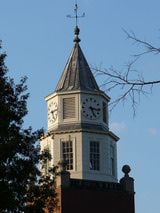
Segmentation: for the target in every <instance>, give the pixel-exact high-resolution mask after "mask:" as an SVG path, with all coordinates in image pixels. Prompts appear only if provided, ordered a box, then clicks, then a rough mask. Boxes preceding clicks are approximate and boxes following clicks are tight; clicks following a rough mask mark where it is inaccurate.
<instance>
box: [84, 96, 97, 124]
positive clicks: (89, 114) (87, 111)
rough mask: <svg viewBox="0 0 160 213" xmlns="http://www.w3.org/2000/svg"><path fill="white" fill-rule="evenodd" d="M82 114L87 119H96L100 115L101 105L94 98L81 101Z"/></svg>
mask: <svg viewBox="0 0 160 213" xmlns="http://www.w3.org/2000/svg"><path fill="white" fill-rule="evenodd" d="M82 114H83V116H85V117H86V118H87V119H91V120H94V119H97V118H98V117H99V116H100V115H101V105H100V103H99V102H98V100H97V99H96V98H93V97H88V98H85V99H84V100H83V101H82Z"/></svg>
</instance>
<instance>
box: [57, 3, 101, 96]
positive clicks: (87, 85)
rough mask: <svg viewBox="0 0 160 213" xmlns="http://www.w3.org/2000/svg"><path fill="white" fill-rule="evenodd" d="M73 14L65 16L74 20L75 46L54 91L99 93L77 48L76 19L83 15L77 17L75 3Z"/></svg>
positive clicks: (77, 32)
mask: <svg viewBox="0 0 160 213" xmlns="http://www.w3.org/2000/svg"><path fill="white" fill-rule="evenodd" d="M74 12H75V15H74V16H71V15H67V17H68V18H75V19H76V27H75V29H74V36H75V37H74V42H75V45H74V47H73V50H72V52H71V55H70V57H69V59H68V62H67V64H66V66H65V68H64V71H63V73H62V76H61V78H60V80H59V82H58V85H57V87H56V91H57V92H58V91H61V92H63V91H73V90H85V91H100V89H99V87H98V85H97V83H96V80H95V78H94V76H93V74H92V72H91V70H90V67H89V65H88V63H87V60H86V58H85V56H84V54H83V52H82V50H81V48H80V46H79V42H80V41H81V40H80V38H79V33H80V29H79V27H78V18H82V17H84V16H85V13H83V14H82V15H80V16H79V15H78V6H77V3H76V4H75V9H74Z"/></svg>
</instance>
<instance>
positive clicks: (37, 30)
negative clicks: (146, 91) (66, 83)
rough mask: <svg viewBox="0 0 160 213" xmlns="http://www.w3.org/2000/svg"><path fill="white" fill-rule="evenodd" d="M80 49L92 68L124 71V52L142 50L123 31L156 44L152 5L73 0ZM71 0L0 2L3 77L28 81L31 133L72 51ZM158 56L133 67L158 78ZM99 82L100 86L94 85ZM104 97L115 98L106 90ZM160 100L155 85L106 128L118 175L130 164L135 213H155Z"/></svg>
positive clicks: (127, 55)
mask: <svg viewBox="0 0 160 213" xmlns="http://www.w3.org/2000/svg"><path fill="white" fill-rule="evenodd" d="M79 5H80V10H79V12H80V13H83V12H85V13H86V17H85V18H83V19H81V20H80V21H79V26H80V28H81V34H80V38H81V40H82V41H81V47H82V49H83V51H84V54H85V56H86V58H87V60H88V63H89V64H90V65H91V66H93V65H100V64H102V66H103V67H106V68H108V67H110V66H112V65H113V66H114V67H115V68H117V69H123V68H124V66H125V64H126V63H127V62H128V61H129V60H130V59H131V55H132V54H134V53H137V52H139V51H140V50H141V48H140V46H135V45H133V43H132V42H130V41H128V40H127V39H126V36H125V34H124V32H123V30H122V28H124V29H126V30H128V31H129V30H132V31H134V32H135V33H136V35H137V36H138V37H140V38H141V39H145V40H147V41H151V42H152V43H153V44H154V45H157V46H159V41H160V31H159V30H160V25H159V20H160V12H159V8H160V1H159V0H152V1H151V0H148V1H144V0H141V1H139V0H134V1H133V0H132V1H131V0H119V1H118V0H100V1H96V0H79ZM73 8H74V0H67V1H62V0H27V1H25V0H14V1H11V0H5V1H3V0H0V10H1V12H0V29H1V30H0V39H1V40H2V41H3V49H4V50H5V51H6V52H7V54H8V57H7V60H6V63H7V66H8V68H9V70H10V72H9V75H10V76H12V77H14V78H15V80H16V81H17V82H18V80H19V79H20V77H21V76H24V75H26V76H28V90H29V92H30V98H29V101H28V109H29V113H28V116H27V117H26V119H25V125H26V126H28V125H31V126H33V128H34V129H37V128H40V127H44V128H46V124H47V122H46V121H47V108H46V103H45V101H44V97H45V96H47V95H48V94H50V93H51V92H53V91H54V89H55V86H56V84H57V81H58V79H59V77H60V74H61V73H62V71H63V68H64V66H65V63H66V61H67V58H68V56H69V54H70V52H71V49H72V47H73V28H74V25H75V22H74V20H72V19H67V18H66V15H67V14H72V13H73ZM159 66H160V62H159V56H158V55H155V56H146V57H144V59H143V60H142V61H141V62H140V63H139V64H138V65H137V67H136V68H137V69H138V70H139V71H141V72H142V73H143V74H144V76H146V78H147V79H151V80H152V79H160V72H159ZM100 83H101V82H100V81H99V84H100ZM108 95H109V96H110V97H112V96H115V95H116V94H115V93H109V94H108ZM159 109H160V100H159V86H157V87H155V88H153V94H152V95H151V96H148V97H143V98H142V99H141V102H140V105H139V106H138V107H137V115H136V117H135V118H133V116H132V109H131V106H130V105H129V104H128V103H127V104H126V105H125V106H122V105H120V106H118V107H117V108H116V109H115V110H114V111H113V112H112V113H111V115H110V126H111V128H112V130H113V131H114V132H115V133H116V134H117V135H118V136H119V137H120V138H121V140H120V141H119V142H118V171H119V178H121V177H122V173H121V167H122V165H124V164H129V165H130V166H131V168H132V172H131V175H132V176H133V177H134V178H135V191H136V213H142V212H145V213H151V212H153V213H157V212H160V206H159V200H160V194H159V191H160V184H159V176H160V169H159V162H160V154H159V153H160V151H159V150H160V139H159V138H160V125H159V123H160V116H159V114H160V113H159Z"/></svg>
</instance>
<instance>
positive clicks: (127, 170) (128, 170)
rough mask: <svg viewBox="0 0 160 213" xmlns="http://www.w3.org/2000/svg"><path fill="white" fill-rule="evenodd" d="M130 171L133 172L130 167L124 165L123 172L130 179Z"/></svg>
mask: <svg viewBox="0 0 160 213" xmlns="http://www.w3.org/2000/svg"><path fill="white" fill-rule="evenodd" d="M130 171H131V168H130V166H128V165H124V166H123V167H122V172H123V173H124V174H125V177H129V175H128V174H129V173H130Z"/></svg>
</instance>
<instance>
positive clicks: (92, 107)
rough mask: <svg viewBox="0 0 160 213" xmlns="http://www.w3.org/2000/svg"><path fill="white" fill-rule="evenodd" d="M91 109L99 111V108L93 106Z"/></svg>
mask: <svg viewBox="0 0 160 213" xmlns="http://www.w3.org/2000/svg"><path fill="white" fill-rule="evenodd" d="M92 109H93V110H95V111H100V110H101V109H100V108H94V107H92Z"/></svg>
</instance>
